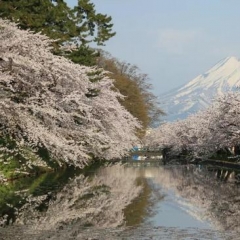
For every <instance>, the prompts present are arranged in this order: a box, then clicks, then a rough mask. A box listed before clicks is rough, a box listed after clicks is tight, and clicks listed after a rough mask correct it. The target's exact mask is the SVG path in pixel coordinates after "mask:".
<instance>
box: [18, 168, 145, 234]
mask: <svg viewBox="0 0 240 240" xmlns="http://www.w3.org/2000/svg"><path fill="white" fill-rule="evenodd" d="M137 177H138V173H137V170H135V169H131V168H125V167H123V166H120V165H114V166H111V167H106V168H102V169H101V170H100V171H99V172H98V173H97V174H96V176H94V177H93V178H85V177H84V176H79V177H77V178H76V179H74V180H73V181H72V182H71V183H70V184H68V185H67V186H66V187H64V189H63V190H62V191H60V192H59V193H58V194H57V195H56V197H55V198H54V199H52V200H51V201H50V203H49V205H48V209H47V211H46V212H42V213H40V212H38V211H36V209H37V206H39V204H40V203H41V202H43V201H44V200H45V199H46V197H47V196H42V197H41V199H40V198H34V197H31V196H30V197H29V198H28V204H26V205H25V206H24V207H23V208H22V209H20V214H19V216H18V220H17V222H18V224H24V225H25V224H30V225H31V226H32V228H36V230H44V231H45V230H54V229H59V228H63V227H64V226H69V225H71V227H72V228H76V229H78V228H79V227H84V226H93V227H100V228H103V227H104V228H111V227H116V226H122V225H124V214H123V210H124V208H125V207H126V206H127V205H129V204H130V203H131V202H132V200H133V199H135V198H136V197H137V196H138V195H139V194H140V192H141V189H142V187H141V186H136V179H137Z"/></svg>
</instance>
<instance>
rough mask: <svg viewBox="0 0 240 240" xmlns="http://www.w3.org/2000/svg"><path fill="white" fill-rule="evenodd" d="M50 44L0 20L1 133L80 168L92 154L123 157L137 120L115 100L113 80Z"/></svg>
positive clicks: (129, 144) (130, 142)
mask: <svg viewBox="0 0 240 240" xmlns="http://www.w3.org/2000/svg"><path fill="white" fill-rule="evenodd" d="M49 46H50V40H49V39H48V38H47V37H45V36H43V35H40V34H33V33H31V32H29V31H23V30H20V29H18V28H17V27H16V26H15V24H13V23H9V22H7V21H3V20H0V57H1V59H0V60H1V61H0V98H1V101H0V137H1V138H10V139H11V140H14V141H15V143H16V145H17V146H18V149H22V148H24V147H23V146H28V147H31V148H32V149H36V150H37V149H39V148H45V149H47V150H48V151H49V153H50V154H51V156H52V157H54V158H55V159H59V163H60V164H61V161H63V162H67V163H69V164H74V165H76V166H80V167H82V166H84V165H85V164H87V162H88V160H89V158H91V156H93V155H94V156H97V157H99V158H105V159H111V158H113V157H120V156H122V155H124V154H125V153H126V152H127V150H128V149H130V148H131V146H132V145H133V144H136V142H137V138H136V136H135V134H134V132H135V130H136V127H139V124H138V122H137V121H136V119H134V118H133V117H132V116H131V115H130V114H129V113H128V112H127V111H126V110H125V109H124V108H123V107H122V106H121V105H120V104H119V102H118V100H117V98H118V97H121V96H120V94H119V93H118V92H117V91H114V90H113V84H112V80H110V79H109V78H107V77H106V74H105V73H104V72H100V73H99V71H97V69H95V68H89V67H85V66H80V65H78V64H73V63H72V62H71V61H69V60H67V59H65V58H63V57H59V56H55V55H53V54H52V53H51V52H50V47H49ZM96 72H97V73H96ZM96 74H97V75H96ZM99 79H100V80H99ZM0 151H2V152H3V151H11V150H9V149H7V148H4V147H2V148H1V149H0ZM22 154H23V152H22Z"/></svg>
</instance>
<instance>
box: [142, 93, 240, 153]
mask: <svg viewBox="0 0 240 240" xmlns="http://www.w3.org/2000/svg"><path fill="white" fill-rule="evenodd" d="M239 103H240V94H239V93H231V92H230V93H227V94H225V95H224V96H222V97H220V98H218V99H217V100H216V101H215V102H214V103H213V105H212V106H210V107H209V108H208V109H206V110H204V111H201V112H198V113H196V114H193V115H191V116H189V117H188V118H186V119H184V120H181V121H176V122H173V123H165V124H163V125H161V126H160V127H158V128H157V129H154V130H153V131H152V132H151V134H150V135H149V136H147V137H146V143H147V145H150V146H160V147H169V148H172V150H173V151H174V152H175V153H181V152H182V151H183V150H187V151H188V152H192V153H193V154H194V155H196V156H199V155H200V156H203V155H205V156H207V155H212V154H213V153H215V152H216V151H217V150H222V149H229V150H230V149H231V148H232V147H233V146H238V145H239V144H240V137H239V136H240V135H239V133H240V122H239V117H240V107H239V106H240V104H239Z"/></svg>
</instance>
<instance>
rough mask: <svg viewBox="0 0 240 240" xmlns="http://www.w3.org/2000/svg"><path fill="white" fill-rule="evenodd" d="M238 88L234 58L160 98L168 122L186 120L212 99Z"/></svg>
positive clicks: (239, 77)
mask: <svg viewBox="0 0 240 240" xmlns="http://www.w3.org/2000/svg"><path fill="white" fill-rule="evenodd" d="M239 86H240V61H239V60H238V59H237V58H235V57H229V58H226V59H224V60H222V61H220V62H218V63H217V64H216V65H215V66H214V67H212V68H211V69H210V70H208V71H207V72H206V73H204V74H202V75H199V76H197V77H196V78H194V79H193V80H191V81H190V82H188V83H187V84H185V85H184V86H182V87H180V88H176V89H174V90H172V91H170V92H169V93H166V94H164V95H162V96H161V97H160V102H161V103H162V108H163V110H164V111H165V112H166V113H167V117H166V119H167V120H169V121H173V120H177V119H183V118H186V117H187V116H188V115H189V114H191V113H195V112H197V111H199V110H201V109H205V108H206V107H207V106H209V104H210V103H211V102H212V100H213V99H214V98H216V97H217V96H220V95H222V94H223V93H224V92H227V91H232V90H233V91H234V90H236V89H237V88H238V87H239Z"/></svg>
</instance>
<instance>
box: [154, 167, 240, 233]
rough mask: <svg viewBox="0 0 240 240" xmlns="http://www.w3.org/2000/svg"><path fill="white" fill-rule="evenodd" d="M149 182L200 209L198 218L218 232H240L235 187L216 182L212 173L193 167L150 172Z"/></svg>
mask: <svg viewBox="0 0 240 240" xmlns="http://www.w3.org/2000/svg"><path fill="white" fill-rule="evenodd" d="M152 176H153V180H154V181H155V182H156V183H159V184H160V185H161V186H162V187H163V188H166V189H171V190H173V191H174V192H175V194H176V195H179V196H181V197H182V198H184V199H185V200H186V201H187V202H188V204H191V205H192V206H195V207H196V208H201V209H203V211H197V212H196V213H195V214H198V215H199V214H200V216H199V217H200V218H206V219H209V220H210V221H211V222H212V223H213V224H214V225H215V227H217V228H219V229H221V230H234V231H238V232H240V205H239V201H240V198H239V194H240V189H239V186H237V185H233V184H230V183H223V182H220V181H217V180H216V179H215V178H214V175H213V174H210V173H209V172H207V171H205V170H199V169H197V168H196V167H194V166H191V167H185V166H183V167H178V168H176V167H175V168H174V167H171V168H165V169H163V168H159V169H152Z"/></svg>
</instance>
